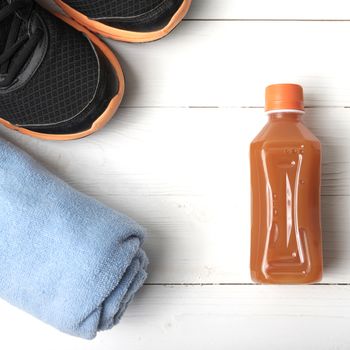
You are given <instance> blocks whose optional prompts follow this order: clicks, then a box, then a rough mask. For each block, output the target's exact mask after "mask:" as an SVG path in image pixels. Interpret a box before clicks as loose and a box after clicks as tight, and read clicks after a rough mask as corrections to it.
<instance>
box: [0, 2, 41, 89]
mask: <svg viewBox="0 0 350 350" xmlns="http://www.w3.org/2000/svg"><path fill="white" fill-rule="evenodd" d="M31 5H32V1H31V0H13V1H12V2H11V3H10V4H9V5H8V6H5V7H4V8H2V9H1V10H0V31H1V23H2V22H4V21H5V20H6V19H8V18H9V17H11V16H12V17H13V19H12V22H11V25H10V30H9V32H8V36H7V40H6V44H5V48H4V51H3V52H2V53H1V54H0V87H7V86H9V85H11V84H12V83H13V81H14V80H15V78H16V77H17V75H18V74H19V72H20V71H21V69H22V67H23V66H24V64H25V63H26V62H27V60H28V59H29V57H30V56H31V54H32V53H33V52H34V50H35V48H36V46H37V44H38V43H39V41H40V39H41V37H42V34H43V32H42V31H41V30H36V31H35V32H34V33H26V34H25V35H24V36H21V38H18V35H19V32H20V28H21V24H23V21H24V19H23V18H21V17H20V16H17V15H16V11H18V10H20V9H23V8H25V7H27V6H31Z"/></svg>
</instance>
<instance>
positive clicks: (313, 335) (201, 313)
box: [0, 286, 350, 350]
mask: <svg viewBox="0 0 350 350" xmlns="http://www.w3.org/2000/svg"><path fill="white" fill-rule="evenodd" d="M349 288H350V287H349V286H303V287H282V286H279V287H267V286H265V287H263V286H202V287H199V286H190V287H187V286H175V287H163V286H147V287H145V288H144V290H143V291H142V292H141V293H140V294H139V295H138V296H137V297H136V300H135V302H134V303H133V304H132V305H131V306H130V308H129V309H128V310H127V312H126V315H125V318H124V319H123V320H122V322H121V324H120V325H119V326H117V327H116V328H115V329H113V330H111V331H109V332H104V333H101V334H100V335H99V336H98V337H97V339H95V340H94V341H91V342H87V341H84V340H80V339H77V338H73V337H69V336H67V335H64V334H60V333H59V332H57V331H55V330H54V329H51V327H49V326H46V325H44V324H42V323H41V322H39V321H37V320H34V319H33V318H32V317H31V316H28V315H26V314H24V313H23V312H21V311H18V310H16V309H15V308H13V307H11V306H8V305H6V304H5V303H3V302H0V307H1V315H2V317H1V318H0V326H1V329H2V333H1V334H2V336H1V341H2V344H11V348H12V349H27V348H28V349H32V348H35V349H37V350H46V349H51V350H61V349H65V350H80V349H81V350H101V349H104V350H115V349H128V350H136V349H137V350H141V349H149V348H150V347H152V349H154V350H157V349H169V350H178V349H194V350H200V349H201V350H209V349H212V348H213V347H215V348H217V349H220V350H232V349H234V348H237V349H242V350H245V349H247V350H258V349H259V350H265V349H271V350H280V349H300V350H310V349H311V350H314V349H315V350H316V349H317V350H329V349H337V350H347V349H349V347H350V337H349V321H350V293H349ZM18 334H20V336H18ZM150 344H152V345H150Z"/></svg>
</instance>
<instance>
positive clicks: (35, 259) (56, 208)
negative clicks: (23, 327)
mask: <svg viewBox="0 0 350 350" xmlns="http://www.w3.org/2000/svg"><path fill="white" fill-rule="evenodd" d="M143 237H144V231H143V229H142V228H141V226H139V225H138V224H137V223H136V222H134V221H133V220H131V219H130V218H128V217H127V216H125V215H123V214H120V213H118V212H116V211H114V210H112V209H110V208H108V207H106V206H105V205H103V204H101V203H99V202H98V201H96V200H94V199H92V198H90V197H88V196H86V195H84V194H82V193H80V192H77V191H76V190H74V189H72V188H71V187H70V186H69V185H67V184H66V183H64V182H63V181H62V180H60V179H58V178H57V177H56V176H54V175H52V174H51V173H50V172H49V171H47V170H46V169H45V168H43V167H42V166H40V165H39V164H38V163H37V162H36V161H34V160H33V159H32V158H31V157H30V156H29V155H27V154H26V153H24V152H23V151H21V150H19V149H18V148H16V147H15V146H13V145H11V144H10V143H8V142H5V141H3V140H0V297H1V298H3V299H5V300H6V301H8V302H9V303H11V304H13V305H15V306H17V307H19V308H21V309H23V310H25V311H27V312H28V313H30V314H32V315H33V316H35V317H37V318H39V319H41V320H42V321H44V322H46V323H48V324H50V325H52V326H54V327H56V328H58V329H59V330H61V331H63V332H66V333H69V334H71V335H74V336H79V337H82V338H87V339H92V338H94V337H95V336H96V333H97V331H100V330H106V329H109V328H111V327H113V326H114V325H115V324H117V323H118V321H119V320H120V318H121V316H122V315H123V313H124V311H125V308H126V307H127V305H128V303H129V302H130V301H131V300H132V298H133V296H134V294H135V293H136V291H137V290H138V289H139V288H140V287H141V286H142V284H143V282H144V280H145V278H146V271H145V269H146V265H147V263H148V262H147V257H146V255H145V253H144V251H143V250H142V249H141V244H142V241H143Z"/></svg>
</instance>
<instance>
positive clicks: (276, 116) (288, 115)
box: [266, 109, 305, 122]
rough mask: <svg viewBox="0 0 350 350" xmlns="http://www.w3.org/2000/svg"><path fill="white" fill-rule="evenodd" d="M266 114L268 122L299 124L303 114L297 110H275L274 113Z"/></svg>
mask: <svg viewBox="0 0 350 350" xmlns="http://www.w3.org/2000/svg"><path fill="white" fill-rule="evenodd" d="M266 114H267V115H268V117H269V121H270V122H279V121H292V122H300V121H301V120H302V117H303V115H304V114H305V112H304V111H299V110H289V109H285V110H283V109H281V110H275V111H268V112H266Z"/></svg>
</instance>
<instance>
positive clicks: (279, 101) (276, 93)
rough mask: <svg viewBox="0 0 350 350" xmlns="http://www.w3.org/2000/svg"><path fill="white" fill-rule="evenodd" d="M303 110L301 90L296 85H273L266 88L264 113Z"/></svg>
mask: <svg viewBox="0 0 350 350" xmlns="http://www.w3.org/2000/svg"><path fill="white" fill-rule="evenodd" d="M285 109H289V110H300V111H303V110H304V93H303V88H302V87H301V86H300V85H296V84H275V85H270V86H268V87H267V88H266V104H265V111H266V112H269V111H273V110H285Z"/></svg>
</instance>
